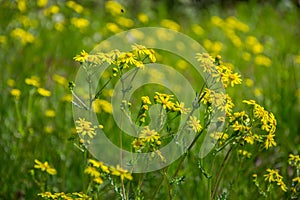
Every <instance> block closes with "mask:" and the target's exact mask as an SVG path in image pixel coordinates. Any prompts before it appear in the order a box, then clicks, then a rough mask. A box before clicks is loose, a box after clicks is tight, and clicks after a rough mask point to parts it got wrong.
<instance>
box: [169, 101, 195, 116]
mask: <svg viewBox="0 0 300 200" xmlns="http://www.w3.org/2000/svg"><path fill="white" fill-rule="evenodd" d="M173 109H174V111H178V112H180V113H181V114H187V113H188V112H190V110H191V109H190V108H185V107H184V102H180V103H179V102H178V101H176V104H175V105H174V108H173Z"/></svg>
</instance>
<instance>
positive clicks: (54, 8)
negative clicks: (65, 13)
mask: <svg viewBox="0 0 300 200" xmlns="http://www.w3.org/2000/svg"><path fill="white" fill-rule="evenodd" d="M58 12H59V7H58V6H57V5H52V6H50V7H49V8H47V9H45V10H44V15H45V16H49V15H54V14H56V13H58Z"/></svg>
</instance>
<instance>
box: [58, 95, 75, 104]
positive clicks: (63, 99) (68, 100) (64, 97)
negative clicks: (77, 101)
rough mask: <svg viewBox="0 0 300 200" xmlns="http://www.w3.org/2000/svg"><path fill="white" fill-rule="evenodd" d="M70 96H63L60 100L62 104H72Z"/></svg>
mask: <svg viewBox="0 0 300 200" xmlns="http://www.w3.org/2000/svg"><path fill="white" fill-rule="evenodd" d="M72 99H73V97H72V94H65V95H64V96H63V97H62V98H61V99H60V100H61V101H62V102H72Z"/></svg>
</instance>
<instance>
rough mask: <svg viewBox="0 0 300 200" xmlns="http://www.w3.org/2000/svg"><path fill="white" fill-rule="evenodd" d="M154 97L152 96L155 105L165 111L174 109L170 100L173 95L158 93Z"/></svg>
mask: <svg viewBox="0 0 300 200" xmlns="http://www.w3.org/2000/svg"><path fill="white" fill-rule="evenodd" d="M155 94H156V95H155V96H154V100H155V102H156V103H159V104H161V105H162V106H163V108H164V109H167V110H173V109H174V105H175V104H174V102H172V101H171V100H173V96H174V95H168V94H162V93H159V92H155Z"/></svg>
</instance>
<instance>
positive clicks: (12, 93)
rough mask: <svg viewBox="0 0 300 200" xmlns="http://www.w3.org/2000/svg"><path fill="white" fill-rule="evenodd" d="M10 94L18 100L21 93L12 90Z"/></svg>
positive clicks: (17, 90)
mask: <svg viewBox="0 0 300 200" xmlns="http://www.w3.org/2000/svg"><path fill="white" fill-rule="evenodd" d="M10 94H11V95H12V96H14V97H15V98H16V99H17V100H18V99H20V96H21V91H20V90H19V89H12V90H11V91H10Z"/></svg>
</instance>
